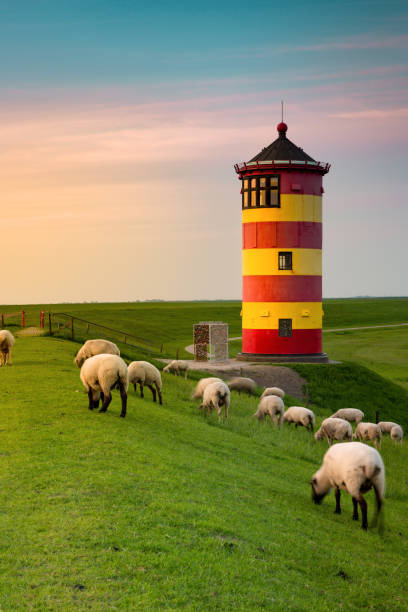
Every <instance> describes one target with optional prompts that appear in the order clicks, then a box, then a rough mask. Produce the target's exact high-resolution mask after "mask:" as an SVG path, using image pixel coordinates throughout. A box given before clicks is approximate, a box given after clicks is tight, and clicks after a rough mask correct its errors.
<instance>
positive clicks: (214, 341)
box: [194, 321, 228, 361]
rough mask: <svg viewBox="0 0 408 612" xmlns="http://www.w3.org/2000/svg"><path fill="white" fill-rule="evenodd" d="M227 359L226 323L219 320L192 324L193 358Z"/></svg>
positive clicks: (206, 359) (204, 359) (202, 359)
mask: <svg viewBox="0 0 408 612" xmlns="http://www.w3.org/2000/svg"><path fill="white" fill-rule="evenodd" d="M208 357H209V358H210V361H227V359H228V325H227V323H222V322H221V321H202V322H200V323H197V324H195V325H194V359H195V360H196V361H208Z"/></svg>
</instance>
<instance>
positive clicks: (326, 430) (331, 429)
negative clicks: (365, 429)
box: [315, 417, 353, 446]
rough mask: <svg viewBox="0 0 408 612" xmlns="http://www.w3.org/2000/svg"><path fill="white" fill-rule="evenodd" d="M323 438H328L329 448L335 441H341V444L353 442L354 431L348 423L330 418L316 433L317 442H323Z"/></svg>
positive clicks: (325, 420)
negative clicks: (348, 441)
mask: <svg viewBox="0 0 408 612" xmlns="http://www.w3.org/2000/svg"><path fill="white" fill-rule="evenodd" d="M322 438H326V440H327V443H328V445H329V446H331V445H332V444H333V440H339V441H340V442H343V441H344V440H350V441H351V440H352V439H353V430H352V428H351V425H350V423H349V422H348V421H345V420H344V419H337V418H334V417H330V418H328V419H324V421H323V422H322V424H321V425H320V429H318V431H316V433H315V440H322Z"/></svg>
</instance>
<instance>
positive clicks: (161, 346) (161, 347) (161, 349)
mask: <svg viewBox="0 0 408 612" xmlns="http://www.w3.org/2000/svg"><path fill="white" fill-rule="evenodd" d="M1 316H3V315H1ZM160 352H161V353H162V352H163V345H162V344H161V345H160Z"/></svg>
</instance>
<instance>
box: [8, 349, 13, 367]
mask: <svg viewBox="0 0 408 612" xmlns="http://www.w3.org/2000/svg"><path fill="white" fill-rule="evenodd" d="M12 352H13V349H12V348H10V350H9V352H8V356H7V363H8V364H9V365H12V364H13V362H12V361H11V353H12Z"/></svg>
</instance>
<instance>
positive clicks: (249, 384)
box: [228, 376, 256, 395]
mask: <svg viewBox="0 0 408 612" xmlns="http://www.w3.org/2000/svg"><path fill="white" fill-rule="evenodd" d="M228 387H229V388H230V391H238V393H239V394H240V395H241V391H245V392H246V393H248V395H252V393H253V392H254V391H255V388H256V382H255V381H254V380H252V378H245V377H243V376H236V377H235V378H233V379H232V380H230V381H229V383H228Z"/></svg>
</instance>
